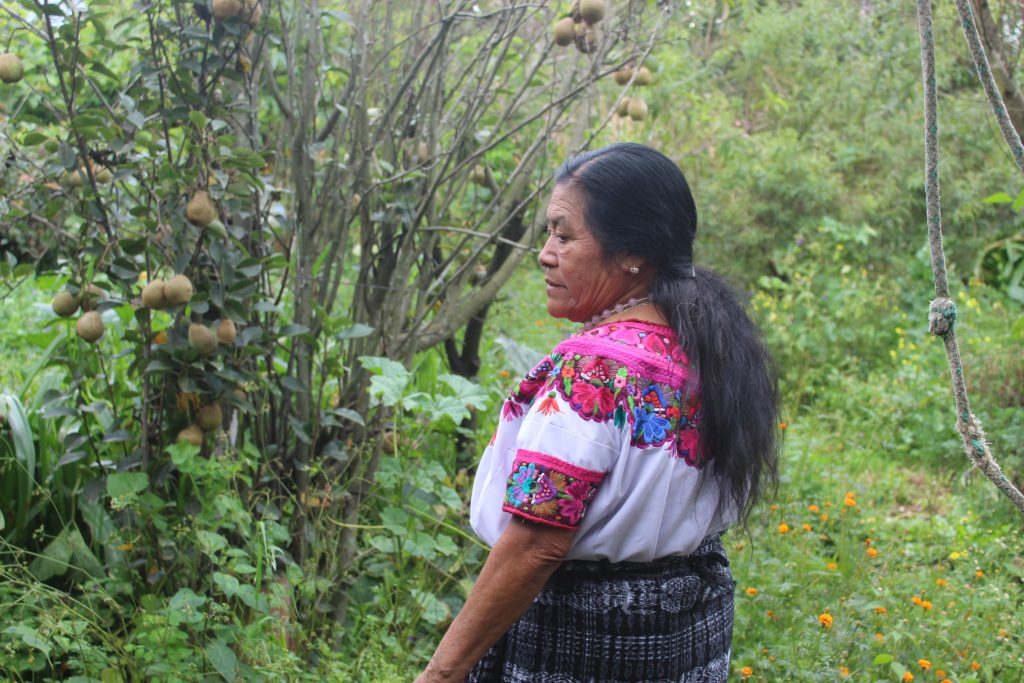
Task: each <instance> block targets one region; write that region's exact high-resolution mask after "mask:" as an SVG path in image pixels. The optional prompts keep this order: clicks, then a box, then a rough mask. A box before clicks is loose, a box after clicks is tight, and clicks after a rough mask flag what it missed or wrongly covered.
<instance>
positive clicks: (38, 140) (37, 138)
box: [21, 132, 46, 147]
mask: <svg viewBox="0 0 1024 683" xmlns="http://www.w3.org/2000/svg"><path fill="white" fill-rule="evenodd" d="M44 142H46V136H45V135H43V134H42V133H38V132H32V133H26V134H25V137H23V138H22V139H21V144H23V145H25V146H26V147H35V146H36V145H40V144H42V143H44Z"/></svg>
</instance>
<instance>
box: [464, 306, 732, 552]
mask: <svg viewBox="0 0 1024 683" xmlns="http://www.w3.org/2000/svg"><path fill="white" fill-rule="evenodd" d="M699 396H700V391H699V386H697V384H696V382H695V381H694V380H693V378H691V377H689V374H688V372H687V359H686V355H685V354H684V353H683V351H682V349H681V348H680V347H679V345H678V344H677V343H676V341H675V333H674V332H673V331H672V330H671V329H669V328H667V327H663V326H660V325H653V324H650V323H645V322H639V321H622V322H615V323H608V324H605V325H600V326H598V327H596V328H594V329H592V330H589V331H587V332H580V333H578V334H576V335H573V336H572V337H570V338H568V339H566V340H564V341H563V342H561V343H560V344H559V345H558V346H557V347H555V350H554V351H553V352H552V353H551V354H550V355H549V356H547V357H546V358H545V359H544V360H542V361H541V362H540V363H539V364H538V365H537V367H535V368H534V369H533V370H532V371H530V373H528V374H527V375H526V378H525V379H523V380H522V381H521V382H520V383H519V385H518V387H517V388H516V389H515V391H513V392H512V393H511V394H510V395H509V397H508V399H507V400H506V401H505V403H504V404H503V406H502V410H501V413H502V414H501V421H500V422H499V424H498V428H497V430H496V431H495V433H494V436H493V437H492V439H491V443H490V445H489V446H488V447H487V449H486V450H485V451H484V454H483V457H482V459H481V461H480V465H479V467H478V469H477V475H476V481H475V482H474V485H473V498H472V503H471V507H470V523H471V524H472V525H473V529H474V530H476V532H477V534H479V535H480V537H481V538H482V539H483V540H484V541H486V542H487V543H489V544H491V545H493V544H494V543H495V542H496V541H497V540H498V537H499V536H500V535H501V533H502V531H504V529H505V527H506V526H507V525H508V523H509V521H510V520H511V515H517V516H519V517H522V518H524V519H527V520H530V521H533V522H537V523H540V524H548V525H551V526H556V527H561V528H565V529H572V530H574V531H576V535H575V537H574V539H573V545H572V548H571V550H570V551H569V554H568V556H567V558H566V559H576V560H595V559H602V558H606V559H608V560H610V561H612V562H622V561H635V562H648V561H651V560H654V559H657V558H660V557H665V556H668V555H686V554H689V553H690V552H691V551H693V550H694V549H696V548H697V546H698V545H699V544H700V542H701V540H702V539H704V538H705V537H706V536H708V535H710V534H713V533H719V532H721V531H724V530H725V529H726V528H727V527H728V526H729V525H730V524H731V523H732V522H733V521H735V514H734V512H733V511H732V507H731V506H727V505H725V506H722V507H723V509H725V510H726V512H724V513H723V512H722V511H721V510H720V509H719V499H720V497H721V495H722V494H721V491H720V489H719V486H718V484H717V482H716V481H715V479H714V478H713V476H712V475H711V474H710V470H705V469H703V465H704V458H703V457H702V454H701V452H700V448H699V426H700V418H701V410H700V399H699ZM703 475H707V476H703Z"/></svg>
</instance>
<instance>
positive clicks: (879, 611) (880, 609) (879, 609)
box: [875, 607, 889, 614]
mask: <svg viewBox="0 0 1024 683" xmlns="http://www.w3.org/2000/svg"><path fill="white" fill-rule="evenodd" d="M888 611H889V610H887V609H885V608H884V607H876V608H875V614H885V613H886V612H888Z"/></svg>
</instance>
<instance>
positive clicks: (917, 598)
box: [910, 595, 922, 605]
mask: <svg viewBox="0 0 1024 683" xmlns="http://www.w3.org/2000/svg"><path fill="white" fill-rule="evenodd" d="M910 602H912V603H914V604H915V605H920V604H921V602H922V600H921V596H919V595H915V596H914V597H912V598H910Z"/></svg>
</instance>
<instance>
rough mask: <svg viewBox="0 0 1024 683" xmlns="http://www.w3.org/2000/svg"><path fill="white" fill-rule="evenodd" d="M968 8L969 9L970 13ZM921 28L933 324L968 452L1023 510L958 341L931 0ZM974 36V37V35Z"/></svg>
mask: <svg viewBox="0 0 1024 683" xmlns="http://www.w3.org/2000/svg"><path fill="white" fill-rule="evenodd" d="M956 3H957V7H958V8H959V9H960V18H961V24H962V25H963V29H964V34H965V35H966V36H967V43H968V44H969V45H970V47H971V52H972V54H974V61H975V66H976V67H977V70H978V76H979V77H980V78H981V81H982V85H983V86H984V87H985V92H986V93H987V94H988V96H989V101H990V102H991V103H992V110H993V112H995V115H996V119H997V120H998V121H999V127H1000V128H1001V129H1002V130H1003V136H1004V137H1005V138H1006V141H1007V143H1008V144H1009V145H1010V149H1011V151H1012V152H1013V156H1014V159H1015V160H1016V161H1017V166H1018V167H1020V169H1021V170H1022V171H1024V147H1022V146H1021V142H1020V137H1019V136H1018V135H1017V132H1016V131H1015V130H1014V129H1013V126H1012V125H1010V117H1009V116H1008V115H1007V113H1006V105H1004V104H1003V100H1002V98H1001V97H1000V95H999V90H998V89H997V88H996V87H995V81H994V80H993V79H992V73H991V71H990V70H989V67H988V60H987V59H986V58H985V51H984V49H983V48H982V47H981V40H980V38H979V37H978V31H977V29H976V28H975V27H974V20H973V18H972V16H971V11H970V7H969V6H968V5H967V0H956ZM965 10H966V14H965ZM917 16H918V27H919V29H920V32H921V76H922V80H923V82H924V159H925V205H926V207H925V208H926V215H927V220H928V244H929V246H930V247H931V255H932V278H933V280H934V281H935V297H936V298H935V300H934V301H932V302H931V305H930V306H929V309H928V329H929V330H930V331H931V333H932V334H934V335H937V336H940V337H942V341H943V343H944V344H945V347H946V360H947V362H948V363H949V373H950V375H951V377H952V378H953V398H954V400H955V402H956V412H957V423H956V426H957V430H958V431H959V432H960V436H961V437H962V438H963V441H964V449H965V450H966V451H967V457H968V458H970V460H971V463H972V464H973V465H974V467H976V468H977V469H979V470H981V471H982V472H984V474H985V476H986V477H988V478H989V479H990V480H991V481H992V483H994V484H995V485H996V487H998V488H999V490H1000V491H1002V492H1003V493H1004V494H1006V496H1007V497H1008V498H1009V499H1010V500H1011V501H1012V502H1013V504H1014V505H1016V506H1017V507H1018V508H1019V509H1020V511H1021V512H1022V513H1024V494H1021V492H1020V491H1019V490H1017V488H1016V487H1015V486H1014V485H1013V484H1012V483H1010V480H1009V479H1007V478H1006V475H1004V474H1003V471H1002V469H1001V468H1000V467H999V463H997V462H996V461H995V458H993V457H992V452H991V451H990V450H989V447H988V443H987V442H986V441H985V433H984V431H983V430H982V428H981V422H980V421H979V420H978V418H977V417H975V416H974V414H973V413H971V404H970V402H969V401H968V398H967V385H966V383H965V382H964V369H963V365H961V363H960V347H959V345H958V344H957V341H956V305H955V304H954V303H953V301H952V300H951V299H950V298H949V283H948V282H947V279H946V257H945V254H944V252H943V249H942V213H941V208H940V205H939V144H938V137H939V126H938V120H937V118H936V110H937V108H938V107H937V96H936V90H937V89H936V85H935V45H934V39H933V37H932V3H931V0H917ZM972 36H973V37H972Z"/></svg>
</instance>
